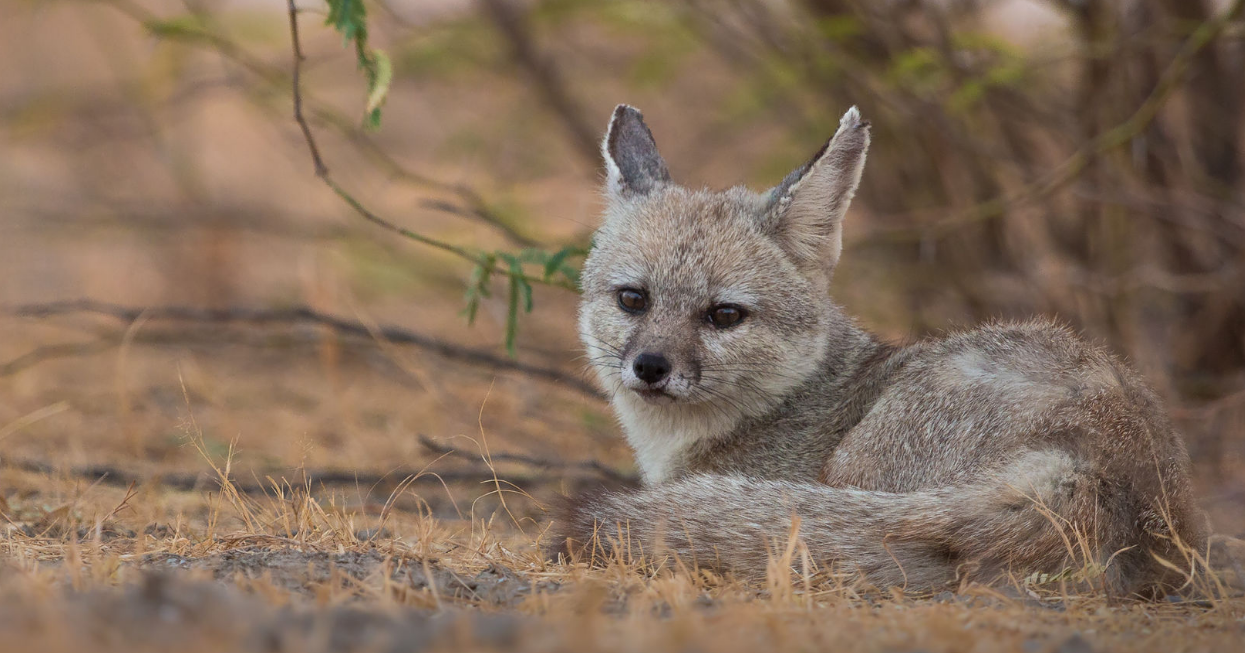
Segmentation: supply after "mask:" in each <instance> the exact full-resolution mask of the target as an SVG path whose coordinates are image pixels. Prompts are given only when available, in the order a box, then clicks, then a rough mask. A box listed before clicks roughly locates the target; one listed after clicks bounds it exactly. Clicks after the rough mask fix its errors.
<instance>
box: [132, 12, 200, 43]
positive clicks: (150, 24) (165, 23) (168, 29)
mask: <svg viewBox="0 0 1245 653" xmlns="http://www.w3.org/2000/svg"><path fill="white" fill-rule="evenodd" d="M143 26H144V27H146V28H147V31H148V32H151V34H152V36H159V37H170V36H172V37H177V36H182V37H203V36H206V35H207V30H206V29H205V27H204V25H203V21H202V20H201V19H200V18H199V17H198V16H196V15H193V14H192V15H186V16H178V17H177V18H170V19H168V20H149V21H147V22H145V23H143Z"/></svg>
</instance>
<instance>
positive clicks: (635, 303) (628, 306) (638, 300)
mask: <svg viewBox="0 0 1245 653" xmlns="http://www.w3.org/2000/svg"><path fill="white" fill-rule="evenodd" d="M618 306H619V308H621V309H623V310H624V311H627V312H628V313H634V314H636V315H639V314H640V313H643V312H644V311H645V309H647V308H648V298H647V297H645V296H644V293H643V292H642V291H639V290H636V289H635V288H623V289H622V290H619V291H618Z"/></svg>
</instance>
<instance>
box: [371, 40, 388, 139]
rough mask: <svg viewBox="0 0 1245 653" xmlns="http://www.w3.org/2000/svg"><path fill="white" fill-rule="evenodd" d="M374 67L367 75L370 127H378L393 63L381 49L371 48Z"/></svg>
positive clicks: (386, 96)
mask: <svg viewBox="0 0 1245 653" xmlns="http://www.w3.org/2000/svg"><path fill="white" fill-rule="evenodd" d="M372 54H374V55H375V58H374V59H375V62H376V69H375V71H374V74H369V75H368V91H367V108H366V109H364V111H365V112H366V113H367V116H368V123H369V124H370V126H371V127H372V129H378V128H379V127H380V107H381V106H382V105H384V104H385V99H386V98H388V97H389V85H390V84H391V83H392V82H393V63H392V62H391V61H389V56H388V55H386V54H385V53H384V52H383V51H381V50H373V51H372Z"/></svg>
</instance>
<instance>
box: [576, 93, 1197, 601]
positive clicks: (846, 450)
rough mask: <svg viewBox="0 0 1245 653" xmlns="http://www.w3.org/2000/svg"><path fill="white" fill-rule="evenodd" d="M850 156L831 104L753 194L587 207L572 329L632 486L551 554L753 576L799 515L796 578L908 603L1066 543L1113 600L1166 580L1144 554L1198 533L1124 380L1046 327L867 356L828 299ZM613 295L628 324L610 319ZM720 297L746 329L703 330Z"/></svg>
mask: <svg viewBox="0 0 1245 653" xmlns="http://www.w3.org/2000/svg"><path fill="white" fill-rule="evenodd" d="M618 115H619V114H618V113H617V112H616V114H615V122H616V121H617V116H618ZM635 116H636V118H637V119H639V118H638V116H639V114H638V112H637V113H636V114H635ZM642 125H643V123H642V121H641V123H640V126H642ZM643 132H644V133H646V134H647V128H644V129H643ZM650 138H651V136H650ZM867 146H868V123H867V122H864V121H862V120H861V119H860V116H859V113H858V112H856V111H855V109H854V108H853V110H852V111H849V112H848V114H847V115H845V116H844V120H843V122H842V123H841V126H840V129H839V132H838V133H836V135H835V137H834V138H832V139H831V141H830V143H829V144H828V146H827V147H826V148H823V151H822V152H819V153H818V156H815V157H814V158H813V159H812V160H811V161H810V163H809V164H806V165H805V166H802V167H801V169H799V170H797V171H796V172H795V173H793V174H792V175H791V176H789V177H788V178H787V179H786V180H784V181H783V183H782V184H780V185H779V187H778V188H776V189H774V190H772V191H770V192H768V193H764V194H755V193H752V192H750V191H748V190H746V189H742V188H733V189H730V190H727V191H722V192H709V191H689V190H687V189H684V188H681V187H679V186H677V185H675V184H673V183H662V184H660V185H657V186H655V187H653V188H652V189H650V192H649V193H648V194H646V195H644V196H642V197H629V198H623V197H618V196H616V195H615V194H612V193H611V194H609V195H608V197H609V205H608V207H607V210H606V216H605V223H604V225H603V226H602V228H601V230H600V232H598V234H597V238H596V245H597V246H596V248H595V249H594V250H593V252H592V254H591V256H590V257H589V259H588V261H587V263H586V265H585V269H584V275H583V289H584V299H583V303H582V305H581V311H580V333H581V336H582V338H583V340H584V343H585V345H586V346H587V347H588V351H589V357H590V360H591V361H592V364H593V367H594V369H595V370H596V372H597V375H598V377H599V379H600V381H601V383H602V385H603V387H604V388H605V389H606V391H607V392H609V393H610V395H611V397H612V399H613V403H614V407H615V409H616V412H617V413H618V415H619V418H620V420H621V421H622V423H623V427H624V431H625V433H626V435H627V438H628V441H629V443H630V444H631V445H632V447H633V448H634V449H635V451H636V457H637V460H638V462H639V464H640V467H641V470H642V471H643V473H644V476H645V480H646V482H647V483H648V484H649V487H648V488H646V489H643V490H640V491H637V492H630V493H613V494H605V495H601V496H596V497H588V498H583V499H582V500H580V501H579V502H578V504H576V507H575V508H574V509H573V510H572V511H571V512H570V514H568V515H567V516H565V517H564V518H563V519H561V520H560V523H559V524H558V526H559V528H560V529H562V532H561V533H559V534H558V535H557V536H556V537H555V542H554V544H555V545H557V546H565V548H566V551H567V552H577V551H584V549H583V547H584V546H591V547H592V550H593V551H594V552H597V553H609V552H610V551H612V550H614V547H616V546H622V545H624V543H623V542H621V541H618V539H617V538H618V536H619V535H620V533H621V534H625V535H626V538H625V539H629V540H630V541H631V543H635V544H637V545H638V547H637V548H631V547H630V546H629V544H630V543H626V544H627V545H628V548H627V550H629V551H633V552H634V551H636V550H639V547H642V549H643V550H644V551H645V552H646V554H655V553H658V552H668V553H673V554H675V555H677V556H678V557H679V558H680V559H681V560H683V561H684V562H685V563H693V562H694V563H695V564H699V565H708V566H713V567H718V568H721V569H725V570H728V571H730V572H732V573H734V574H736V575H739V576H744V577H758V576H761V575H763V574H764V573H765V570H766V567H767V560H768V559H769V555H770V551H771V548H772V545H773V543H774V541H775V538H778V539H785V538H786V535H787V533H788V531H789V529H790V527H791V524H792V518H793V516H798V517H799V518H800V520H801V525H800V530H799V535H800V537H801V539H802V540H803V541H804V543H805V544H806V545H807V546H808V548H809V551H810V552H811V553H812V554H813V556H814V559H815V560H816V561H817V562H818V563H819V564H822V565H832V566H835V567H839V568H844V569H848V570H854V571H859V572H861V573H863V574H864V575H865V577H866V578H867V579H869V580H870V581H872V582H874V583H877V584H879V585H894V584H906V585H908V586H909V587H916V588H931V587H937V586H941V585H945V584H947V583H953V582H959V581H963V580H965V579H979V580H987V581H988V580H993V579H996V578H998V577H1000V575H1001V574H1003V573H1004V572H1006V571H1015V572H1019V573H1024V574H1027V573H1030V572H1052V573H1053V572H1057V571H1059V570H1060V569H1062V568H1063V566H1064V565H1067V564H1069V559H1070V558H1075V557H1079V556H1078V554H1079V552H1077V551H1070V550H1069V547H1068V544H1067V543H1068V542H1069V541H1070V540H1075V538H1076V534H1077V533H1079V534H1081V535H1082V536H1083V537H1084V538H1085V539H1084V541H1086V542H1087V543H1088V544H1089V547H1090V557H1091V558H1092V560H1089V561H1086V560H1080V562H1082V563H1084V562H1096V563H1098V564H1103V565H1106V568H1107V573H1106V578H1107V580H1108V581H1109V583H1110V585H1111V587H1112V588H1113V589H1115V590H1116V591H1120V592H1137V593H1147V592H1148V593H1153V592H1155V591H1159V590H1163V589H1164V588H1166V587H1168V586H1170V585H1171V584H1172V582H1173V579H1174V576H1178V575H1174V574H1172V573H1171V572H1170V571H1169V570H1168V569H1167V568H1166V567H1165V566H1164V565H1162V564H1160V563H1158V562H1157V561H1156V560H1155V556H1159V557H1161V558H1163V559H1165V560H1168V561H1171V562H1173V563H1175V564H1177V565H1183V564H1184V562H1183V558H1182V557H1181V554H1180V553H1179V551H1178V547H1177V546H1176V544H1175V542H1176V541H1179V542H1181V543H1183V544H1184V545H1188V546H1193V547H1200V546H1201V545H1202V544H1203V543H1204V541H1205V536H1204V533H1203V528H1202V524H1201V519H1200V518H1199V515H1198V512H1197V510H1196V508H1195V506H1194V503H1193V500H1192V498H1191V493H1190V489H1189V472H1188V465H1189V463H1188V455H1187V453H1186V452H1185V448H1184V445H1183V443H1182V442H1181V439H1180V438H1179V436H1178V435H1177V434H1176V433H1175V432H1174V430H1173V428H1172V426H1171V424H1170V422H1169V420H1168V418H1167V416H1166V414H1165V413H1164V411H1163V409H1162V407H1161V405H1160V402H1159V400H1158V399H1157V397H1156V396H1155V394H1154V393H1153V392H1152V391H1151V390H1150V389H1149V387H1148V386H1147V385H1146V384H1145V383H1144V381H1142V380H1141V378H1140V377H1139V376H1138V375H1137V374H1136V373H1135V372H1133V371H1132V370H1130V369H1129V368H1128V367H1127V366H1126V365H1124V364H1123V363H1122V362H1120V361H1119V360H1118V359H1116V358H1114V357H1113V356H1111V355H1110V354H1109V353H1107V352H1105V351H1103V350H1102V349H1101V348H1098V347H1095V346H1092V345H1090V344H1087V343H1085V342H1084V341H1082V340H1081V339H1079V338H1078V337H1077V336H1076V335H1075V334H1073V333H1072V332H1070V331H1069V330H1068V329H1066V328H1063V327H1061V326H1058V325H1056V324H1054V323H1052V322H1048V321H1031V322H1026V323H1020V324H987V325H984V326H982V327H979V328H977V329H974V330H971V331H966V332H963V333H959V334H954V335H951V336H948V337H945V338H942V339H936V340H929V341H924V342H918V343H915V344H911V345H907V346H902V347H900V346H893V345H888V344H884V343H881V342H879V341H878V340H876V339H875V338H874V337H873V336H871V335H870V334H868V333H866V332H865V331H863V330H862V329H860V328H859V327H857V326H856V324H855V323H854V322H853V321H852V320H851V319H849V318H848V317H846V316H845V315H844V314H843V312H842V311H841V310H840V309H839V308H838V307H837V306H836V305H835V304H834V303H833V302H832V301H830V300H829V298H828V287H829V280H830V275H831V274H832V271H833V268H834V263H835V262H837V259H838V253H839V238H840V235H841V224H842V218H843V214H844V213H845V212H846V210H847V205H848V203H850V200H851V197H852V195H853V194H854V192H855V189H856V185H857V183H858V182H859V179H860V170H861V168H862V167H863V164H864V156H865V149H866V148H867ZM654 153H655V149H654ZM814 257H817V258H814ZM625 287H629V288H639V289H643V290H644V292H645V293H646V296H647V297H648V308H647V310H646V312H644V313H643V314H642V315H637V314H630V313H627V312H625V311H621V310H620V309H619V307H618V305H617V303H616V302H617V292H618V290H619V289H620V288H625ZM723 302H729V303H731V304H733V305H738V306H741V307H744V308H746V310H747V317H746V318H745V320H744V321H743V322H741V323H740V324H739V325H738V326H735V327H732V328H729V329H716V328H714V327H712V326H711V325H709V324H708V323H707V322H706V321H705V320H704V316H705V312H706V311H707V310H708V309H709V308H710V307H712V306H714V305H716V304H721V303H723ZM642 351H658V352H661V353H663V354H664V355H665V356H667V357H668V358H669V359H670V360H671V362H672V365H673V372H672V373H671V375H670V377H669V378H668V379H667V380H663V381H662V382H661V384H660V387H658V388H656V389H654V388H652V387H649V386H646V385H645V384H644V383H643V382H641V381H639V380H637V379H636V378H635V377H634V375H633V374H630V373H629V368H630V365H631V361H632V360H633V359H634V357H635V356H636V355H637V354H638V353H640V352H642ZM641 390H642V391H645V392H648V393H649V394H650V395H652V393H653V391H654V390H656V391H659V396H656V397H653V396H650V397H649V399H645V398H643V397H642V396H641V394H640V392H637V391H641ZM660 393H664V394H660ZM624 525H625V526H624ZM620 526H623V528H622V530H621V531H620V530H619V527H620ZM1074 548H1075V547H1074ZM1108 562H1109V564H1108Z"/></svg>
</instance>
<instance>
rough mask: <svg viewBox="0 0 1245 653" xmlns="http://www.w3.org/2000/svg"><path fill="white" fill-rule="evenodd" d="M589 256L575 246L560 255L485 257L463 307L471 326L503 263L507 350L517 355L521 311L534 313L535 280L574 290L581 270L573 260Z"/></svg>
mask: <svg viewBox="0 0 1245 653" xmlns="http://www.w3.org/2000/svg"><path fill="white" fill-rule="evenodd" d="M587 255H588V250H586V249H584V248H583V247H578V246H575V245H568V246H566V247H563V248H562V249H559V250H558V251H556V252H546V251H544V250H539V249H525V250H523V251H521V252H519V253H518V254H512V253H509V252H492V253H487V254H481V255H480V259H479V261H478V262H477V263H476V266H475V268H474V269H473V270H472V271H471V277H470V278H469V280H468V282H467V294H466V298H465V299H466V301H467V305H466V307H464V308H463V315H465V316H466V317H467V324H473V323H475V319H476V314H477V313H478V312H479V309H480V302H481V301H482V300H483V299H485V298H487V297H489V296H491V294H492V293H491V291H490V290H489V281H490V280H491V279H492V277H493V274H494V272H496V271H497V269H498V264H499V263H501V264H502V267H503V269H504V270H505V272H506V283H507V292H508V295H507V302H506V325H505V337H504V342H505V344H506V351H507V352H508V353H509V354H510V355H511V356H514V355H515V354H516V350H515V341H516V339H517V337H518V334H519V310H520V308H522V310H523V312H524V313H531V312H532V306H533V301H532V282H531V280H532V279H539V280H541V281H543V282H545V283H553V284H563V283H569V284H570V285H572V286H573V287H576V288H577V287H578V286H579V270H578V269H577V268H575V267H574V266H573V265H571V264H570V259H571V258H575V257H578V258H582V257H584V256H587ZM525 265H537V266H540V269H541V274H540V275H539V276H531V275H529V274H528V273H527V270H526V268H525V267H524V266H525Z"/></svg>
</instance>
